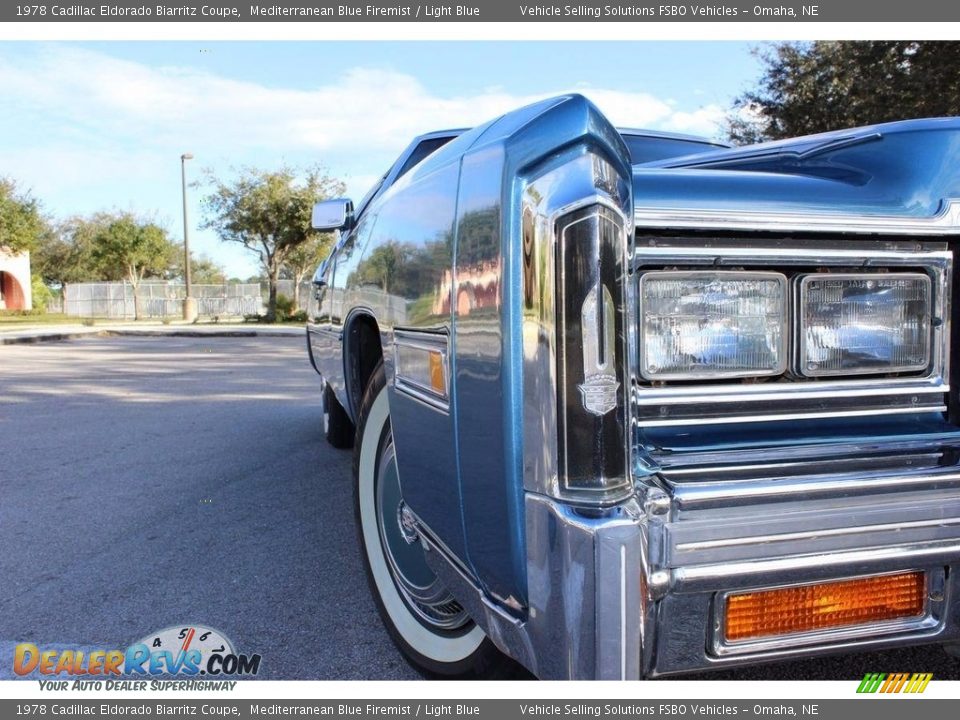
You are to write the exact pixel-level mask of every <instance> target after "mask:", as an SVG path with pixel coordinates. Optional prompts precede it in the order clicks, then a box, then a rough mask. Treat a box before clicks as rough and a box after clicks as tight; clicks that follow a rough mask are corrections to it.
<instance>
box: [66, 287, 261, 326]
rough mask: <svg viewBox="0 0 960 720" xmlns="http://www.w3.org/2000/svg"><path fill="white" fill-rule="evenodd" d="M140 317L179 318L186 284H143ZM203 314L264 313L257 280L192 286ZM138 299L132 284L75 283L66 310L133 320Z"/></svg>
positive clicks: (73, 313) (78, 314) (235, 315)
mask: <svg viewBox="0 0 960 720" xmlns="http://www.w3.org/2000/svg"><path fill="white" fill-rule="evenodd" d="M137 294H138V295H139V296H140V302H139V305H140V308H139V310H140V312H139V317H140V319H148V318H153V319H163V318H177V317H182V315H183V299H184V297H186V289H185V287H184V286H183V285H179V284H170V283H147V282H145V283H141V285H140V288H139V291H138V293H137ZM190 294H191V295H192V296H193V297H194V298H196V300H197V309H198V312H199V314H200V316H201V317H208V318H242V317H244V316H245V315H260V314H263V313H264V312H265V308H264V301H263V294H262V292H261V288H260V285H259V284H258V283H243V284H239V283H238V284H225V285H191V286H190ZM136 305H137V303H136V298H135V297H134V292H133V286H132V285H130V284H129V283H119V282H111V283H74V284H68V285H66V286H65V287H64V292H63V312H64V313H65V314H66V315H71V316H74V317H90V318H111V319H117V320H133V319H134V318H135V317H136V316H137V312H136V310H137V308H136Z"/></svg>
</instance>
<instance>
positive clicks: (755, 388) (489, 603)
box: [307, 95, 960, 679]
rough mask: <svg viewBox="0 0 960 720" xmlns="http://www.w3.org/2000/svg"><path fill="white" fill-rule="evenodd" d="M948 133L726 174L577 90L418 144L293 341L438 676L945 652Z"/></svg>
mask: <svg viewBox="0 0 960 720" xmlns="http://www.w3.org/2000/svg"><path fill="white" fill-rule="evenodd" d="M958 158H960V119H938V120H917V121H908V122H900V123H892V124H887V125H878V126H874V127H866V128H859V129H854V130H844V131H840V132H834V133H828V134H824V135H818V136H813V137H807V138H800V139H796V140H790V141H782V142H775V143H768V144H762V145H755V146H750V147H745V148H733V149H732V148H727V147H723V146H720V145H716V144H711V143H709V142H707V141H703V140H698V139H696V138H688V137H682V136H674V135H666V134H660V133H651V132H644V131H631V130H617V129H616V128H614V127H613V126H611V124H610V123H609V122H608V121H607V120H606V118H605V117H604V116H603V115H602V114H601V113H600V112H599V111H598V110H597V109H596V108H595V107H594V106H593V105H592V104H591V103H590V102H589V101H587V100H586V99H584V98H583V97H580V96H578V95H569V96H563V97H558V98H554V99H551V100H547V101H543V102H540V103H537V104H534V105H531V106H529V107H525V108H521V109H519V110H516V111H514V112H511V113H508V114H506V115H504V116H502V117H499V118H497V119H495V120H492V121H491V122H488V123H487V124H485V125H482V126H480V127H477V128H474V129H471V130H466V131H451V132H439V133H432V134H429V135H424V136H423V137H421V138H418V139H417V140H416V141H414V142H413V143H412V144H411V145H410V147H409V148H408V149H407V150H406V151H405V152H404V154H403V155H402V156H401V157H400V158H399V159H398V160H397V162H396V163H395V164H394V165H393V167H392V168H391V169H390V170H389V171H388V172H387V173H386V174H385V175H384V177H383V178H382V179H381V180H380V182H379V183H378V184H377V185H376V186H375V187H374V188H373V190H372V191H371V192H370V193H369V194H368V195H367V197H366V198H364V199H363V200H362V201H361V202H360V203H359V204H357V205H356V206H354V205H353V204H352V203H350V202H349V201H347V200H334V201H326V202H322V203H319V204H318V205H317V206H316V208H315V210H314V217H313V224H314V226H315V227H316V228H317V229H319V230H338V231H339V241H338V243H337V245H336V249H335V250H334V252H333V253H332V255H331V257H330V258H329V259H328V260H327V261H326V262H324V264H323V265H322V266H321V267H320V268H319V269H318V271H317V274H316V276H315V278H314V282H315V284H316V286H317V302H316V306H315V307H314V308H313V309H312V313H311V321H310V323H309V324H308V328H307V339H308V348H309V354H310V359H311V362H312V364H313V366H314V367H315V368H316V370H317V372H318V373H319V374H320V376H321V378H322V382H321V388H322V397H323V409H324V432H325V434H326V437H327V439H328V440H329V441H330V442H331V443H332V444H333V445H334V446H336V447H351V446H352V447H353V452H354V485H355V491H356V503H355V504H356V515H357V525H358V529H359V537H360V542H361V543H362V545H363V548H364V551H365V552H364V557H365V561H366V565H367V571H368V576H369V578H370V586H371V589H372V591H373V594H374V596H375V597H376V600H377V603H378V606H379V609H380V612H381V615H382V617H383V621H384V623H385V625H386V627H387V629H388V630H389V632H390V634H391V636H392V637H393V639H394V640H395V642H396V644H397V645H398V646H399V647H400V649H401V650H402V651H403V652H404V653H405V654H406V656H407V657H408V658H409V659H410V660H411V662H413V663H414V664H415V665H417V666H418V667H420V668H422V669H424V670H425V671H427V672H429V673H434V674H439V675H446V676H457V675H479V676H485V675H490V674H494V673H496V672H498V670H499V668H501V667H503V665H504V663H505V662H506V658H507V657H509V658H512V659H513V660H514V661H516V662H518V663H520V664H521V665H523V666H525V667H526V668H528V669H529V670H530V671H531V672H532V673H533V674H535V675H536V676H538V677H540V678H549V679H581V678H603V679H627V678H640V677H647V676H657V675H666V674H674V673H682V672H688V671H694V670H702V669H708V668H728V667H731V666H735V665H742V664H748V663H758V662H764V661H771V660H780V659H784V658H792V657H802V656H814V655H818V654H824V653H836V652H849V651H853V650H857V649H876V648H883V647H890V646H900V645H910V644H920V643H937V644H942V645H944V646H946V647H948V648H950V649H952V650H955V649H956V647H957V643H958V642H960V627H958V622H960V612H958V609H960V600H958V592H960V581H958V579H957V578H958V573H957V571H958V570H960V393H958V387H960V382H958V381H953V382H951V374H952V370H951V361H950V360H951V357H950V356H951V351H953V354H954V355H955V354H956V350H957V348H956V344H957V337H956V336H954V335H952V334H951V323H950V319H951V305H952V303H953V294H954V292H955V290H954V288H955V286H956V282H955V281H956V272H957V267H958V265H957V263H955V260H954V253H955V251H956V249H957V236H958V233H960V162H958Z"/></svg>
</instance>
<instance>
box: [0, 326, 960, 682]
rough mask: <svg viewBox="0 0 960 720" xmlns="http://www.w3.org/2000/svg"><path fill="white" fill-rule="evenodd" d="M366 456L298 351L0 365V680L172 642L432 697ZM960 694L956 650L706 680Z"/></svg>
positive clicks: (2, 359) (16, 356) (137, 350)
mask: <svg viewBox="0 0 960 720" xmlns="http://www.w3.org/2000/svg"><path fill="white" fill-rule="evenodd" d="M350 466H351V454H350V453H349V452H344V451H338V450H334V449H332V448H330V447H329V446H327V445H326V444H325V442H323V440H322V437H321V418H320V405H319V399H318V392H317V381H316V376H315V375H314V374H313V371H312V370H311V369H310V367H309V364H308V361H307V357H306V350H305V347H304V342H303V340H302V339H300V338H290V337H272V338H271V337H265V338H174V337H158V338H89V339H82V340H73V341H67V342H47V343H39V344H35V345H11V346H5V347H2V348H0V548H3V552H2V553H0V678H10V677H12V676H13V673H12V653H13V647H14V645H15V644H16V643H17V642H24V641H30V642H33V643H36V644H38V645H46V646H51V647H54V646H56V647H60V648H64V647H70V648H93V647H99V648H101V649H102V648H104V647H111V648H114V647H116V648H122V647H126V646H127V645H129V644H130V643H131V642H134V641H136V640H138V639H140V638H142V637H144V636H146V635H147V634H149V633H151V632H153V631H157V630H160V629H162V628H166V627H169V626H174V625H181V624H185V623H200V624H204V625H207V626H210V627H213V628H217V629H218V630H220V631H222V632H223V633H224V634H225V635H227V637H229V638H231V639H232V640H233V641H234V644H235V645H236V646H237V648H238V650H240V651H243V652H248V653H260V654H261V655H262V658H263V662H262V666H261V673H260V677H262V678H267V679H387V680H402V679H414V678H418V677H419V675H418V674H417V673H416V672H415V671H414V670H412V669H411V668H410V667H409V666H408V665H407V664H406V663H405V662H404V660H403V659H402V657H401V656H400V655H399V653H398V652H397V651H396V650H395V649H394V647H393V645H392V644H391V642H390V640H389V638H388V636H387V634H386V632H385V631H384V630H383V628H382V626H381V625H380V621H379V619H378V617H377V613H376V609H375V607H374V604H373V602H372V600H371V599H370V596H369V593H368V589H367V585H366V580H365V578H364V575H363V570H362V565H361V559H360V555H359V549H358V546H357V541H356V535H355V530H354V520H353V509H352V495H351V491H350ZM895 671H903V672H932V673H934V677H935V678H939V679H946V678H952V679H957V678H960V661H957V660H953V659H952V658H950V657H949V656H947V655H946V654H945V653H944V652H943V651H942V650H941V649H940V648H938V647H928V648H914V649H905V650H898V651H889V652H884V653H869V654H858V655H847V656H841V657H832V658H827V659H817V660H811V661H804V662H791V663H782V664H778V665H770V666H765V667H761V668H751V669H743V670H738V671H732V672H724V673H722V674H716V673H713V674H709V675H703V676H702V678H703V679H741V680H757V679H813V678H817V679H827V680H838V679H859V678H861V677H862V676H863V675H864V674H865V673H867V672H895Z"/></svg>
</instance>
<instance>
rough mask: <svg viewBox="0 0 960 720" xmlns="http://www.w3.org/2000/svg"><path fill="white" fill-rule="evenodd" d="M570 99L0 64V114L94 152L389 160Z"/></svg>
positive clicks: (616, 103) (674, 114) (54, 53)
mask: <svg viewBox="0 0 960 720" xmlns="http://www.w3.org/2000/svg"><path fill="white" fill-rule="evenodd" d="M8 47H9V46H8ZM568 89H570V88H563V87H557V88H545V89H544V91H543V92H542V93H539V94H537V95H517V94H512V93H509V92H507V91H505V90H504V89H503V88H502V87H500V86H493V87H489V88H487V89H485V90H483V91H481V92H480V93H479V94H475V95H463V96H449V97H444V96H440V95H437V94H434V93H431V92H430V91H429V90H428V89H426V88H425V87H424V86H423V85H422V84H421V83H420V82H419V81H418V80H417V79H416V78H415V77H413V76H410V75H407V74H404V73H400V72H396V71H393V70H387V69H376V68H364V67H358V68H355V69H353V70H351V71H349V72H348V73H346V74H344V75H341V76H339V78H338V79H337V80H336V81H334V82H332V83H329V84H325V85H318V86H317V87H315V88H312V89H288V88H283V87H267V86H265V85H262V84H258V83H254V82H245V81H238V80H234V79H230V78H226V77H222V76H218V75H215V74H212V73H209V72H206V71H203V70H197V69H193V68H183V67H149V66H146V65H143V64H140V63H136V62H132V61H129V60H122V59H118V58H114V57H111V56H109V55H107V54H104V53H101V52H95V51H92V50H86V49H81V48H76V47H71V46H47V47H43V48H42V49H40V50H39V51H38V52H35V53H22V54H20V53H18V54H13V53H8V54H7V56H6V57H2V56H0V93H2V95H3V97H4V98H5V99H6V101H5V104H7V106H8V107H11V106H12V107H21V108H31V109H32V110H34V111H35V113H37V114H43V115H44V116H45V117H50V118H60V119H61V120H60V122H61V125H60V128H59V129H60V132H61V133H63V132H66V131H67V129H68V128H67V126H70V125H72V126H73V130H74V131H77V132H79V133H81V134H85V135H87V136H88V139H90V140H91V142H92V144H94V145H97V144H105V143H108V142H109V141H111V140H112V141H127V142H142V143H146V144H153V145H167V144H176V143H179V144H183V143H184V142H188V143H190V144H191V145H192V146H193V147H203V148H205V149H210V148H213V149H215V150H216V151H217V152H218V153H220V154H231V153H235V152H240V153H243V152H245V151H246V150H250V149H252V148H270V149H275V150H281V151H288V152H289V151H296V150H301V151H304V152H313V153H317V154H318V155H322V154H323V153H324V152H334V153H347V152H352V151H356V149H357V148H362V149H363V150H364V151H366V152H368V151H370V150H374V149H384V150H386V149H389V150H396V149H397V148H399V147H401V146H402V145H403V144H405V143H406V142H407V140H408V139H409V138H410V137H411V136H413V135H416V134H419V133H421V132H424V131H427V130H431V129H437V128H442V127H457V126H470V125H475V124H477V123H480V122H483V121H486V120H488V119H490V118H491V117H495V116H496V115H498V114H501V113H503V112H507V111H509V110H511V109H513V108H516V107H519V106H521V105H524V104H526V103H529V102H533V101H535V100H537V99H540V98H544V97H549V96H551V95H556V94H559V93H561V92H564V91H565V90H568ZM575 89H576V90H577V91H579V92H583V93H584V94H586V95H588V96H589V97H591V99H593V100H594V101H595V102H596V103H597V104H598V105H599V106H600V108H601V109H602V110H604V111H605V112H606V113H608V115H609V116H610V118H611V119H612V120H613V121H614V122H615V123H619V124H626V125H630V126H632V127H638V126H655V127H658V128H664V129H670V128H672V127H677V128H681V129H684V130H691V129H698V128H704V129H707V130H708V131H709V129H710V128H709V126H708V125H707V124H705V123H702V122H701V123H699V124H698V123H696V122H693V121H692V120H691V117H690V113H686V112H681V111H677V110H674V109H673V108H672V107H671V103H670V101H668V100H662V99H659V98H656V97H654V96H652V95H649V94H645V93H631V92H624V91H620V90H613V89H605V88H593V87H577V88H575ZM697 112H698V113H700V112H702V111H697ZM710 112H716V109H715V108H712V109H711V110H710Z"/></svg>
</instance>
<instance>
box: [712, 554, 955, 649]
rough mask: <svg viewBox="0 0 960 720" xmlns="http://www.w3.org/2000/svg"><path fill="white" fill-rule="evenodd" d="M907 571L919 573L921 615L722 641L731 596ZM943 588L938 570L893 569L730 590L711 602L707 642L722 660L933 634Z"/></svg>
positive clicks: (939, 621)
mask: <svg viewBox="0 0 960 720" xmlns="http://www.w3.org/2000/svg"><path fill="white" fill-rule="evenodd" d="M911 572H923V573H924V579H925V581H926V582H925V585H926V592H927V596H926V598H925V600H924V609H923V613H921V614H920V615H917V616H915V617H905V618H896V619H894V620H886V621H882V622H874V623H863V624H860V625H848V626H841V627H835V628H830V629H825V630H816V631H812V632H805V633H792V634H781V635H770V636H766V637H763V638H757V639H755V640H739V641H727V640H724V633H725V630H726V628H725V622H724V620H725V618H724V612H723V608H724V606H725V603H726V600H727V598H728V597H730V596H731V595H742V594H744V593H749V592H765V591H768V590H777V589H780V588H785V587H799V586H802V585H811V584H826V583H829V582H838V581H844V580H856V579H859V578H867V577H881V576H883V575H901V574H906V573H911ZM943 585H944V574H943V569H942V568H937V569H934V570H924V569H922V568H912V569H904V570H897V571H895V572H889V573H880V574H869V575H856V576H850V577H843V578H835V579H833V580H824V581H822V583H809V582H803V583H792V584H789V585H777V586H771V587H758V588H754V589H752V590H751V589H744V590H734V591H728V592H723V593H720V594H719V595H718V596H717V598H716V601H715V603H714V609H713V610H714V611H713V614H714V623H713V627H714V628H715V629H714V632H713V637H712V641H711V643H710V649H711V651H712V652H713V654H714V655H717V656H720V657H723V656H728V655H744V654H747V653H755V652H762V651H764V650H779V649H781V648H790V647H797V646H804V645H820V646H822V645H828V644H830V643H836V642H843V641H845V640H854V639H857V638H868V637H869V638H872V637H876V636H881V635H894V634H902V633H909V632H918V631H923V630H930V631H935V630H939V629H941V628H942V626H943V611H944V601H943ZM933 595H936V596H937V597H939V598H940V600H938V601H934V600H932V599H931V596H933Z"/></svg>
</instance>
